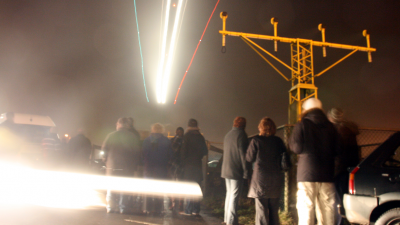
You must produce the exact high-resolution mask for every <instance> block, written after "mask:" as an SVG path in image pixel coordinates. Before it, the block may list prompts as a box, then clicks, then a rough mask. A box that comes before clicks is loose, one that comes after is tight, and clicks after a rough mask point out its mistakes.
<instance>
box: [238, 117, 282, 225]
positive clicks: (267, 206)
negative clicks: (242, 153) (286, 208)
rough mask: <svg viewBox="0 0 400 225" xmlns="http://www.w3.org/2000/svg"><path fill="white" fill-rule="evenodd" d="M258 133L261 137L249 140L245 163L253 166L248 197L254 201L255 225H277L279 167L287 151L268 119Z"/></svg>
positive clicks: (261, 122) (279, 186) (265, 119)
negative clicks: (283, 154)
mask: <svg viewBox="0 0 400 225" xmlns="http://www.w3.org/2000/svg"><path fill="white" fill-rule="evenodd" d="M258 130H259V132H260V133H259V135H257V136H255V137H254V138H253V139H252V140H251V142H250V145H249V148H248V149H247V155H246V159H247V161H248V162H250V163H254V171H253V175H252V176H251V184H250V187H249V193H248V197H249V198H254V199H255V204H256V225H267V224H268V225H279V214H278V211H279V198H280V196H281V193H282V189H283V178H284V177H283V175H284V174H283V172H282V169H281V165H280V164H281V157H282V153H283V152H285V151H286V147H285V145H284V144H283V141H282V139H280V138H279V137H276V136H275V133H276V126H275V123H274V121H273V120H271V119H270V118H268V117H265V118H263V119H262V120H261V121H260V123H259V125H258Z"/></svg>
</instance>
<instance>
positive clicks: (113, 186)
mask: <svg viewBox="0 0 400 225" xmlns="http://www.w3.org/2000/svg"><path fill="white" fill-rule="evenodd" d="M0 180H1V185H0V193H1V195H0V205H21V204H22V205H25V204H29V205H39V206H45V207H52V208H75V209H84V208H87V207H90V206H105V204H104V198H102V197H101V194H100V193H99V192H98V191H99V190H113V191H117V192H118V191H120V192H124V193H144V194H150V195H156V196H164V195H168V196H176V197H192V198H201V197H202V192H201V189H200V186H199V185H198V184H197V183H194V182H173V181H163V180H151V179H141V178H127V177H111V176H98V175H89V174H78V173H68V172H59V171H45V170H35V169H31V168H28V167H23V166H19V165H15V164H7V163H0Z"/></svg>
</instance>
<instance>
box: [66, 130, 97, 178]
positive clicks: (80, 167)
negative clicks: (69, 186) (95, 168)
mask: <svg viewBox="0 0 400 225" xmlns="http://www.w3.org/2000/svg"><path fill="white" fill-rule="evenodd" d="M68 148H69V154H70V155H71V164H72V169H73V170H77V171H83V172H85V171H87V170H88V168H89V161H90V155H91V154H92V143H91V142H90V140H89V139H88V138H87V137H85V132H84V130H83V129H79V130H78V135H76V136H75V137H72V138H71V140H70V141H69V142H68Z"/></svg>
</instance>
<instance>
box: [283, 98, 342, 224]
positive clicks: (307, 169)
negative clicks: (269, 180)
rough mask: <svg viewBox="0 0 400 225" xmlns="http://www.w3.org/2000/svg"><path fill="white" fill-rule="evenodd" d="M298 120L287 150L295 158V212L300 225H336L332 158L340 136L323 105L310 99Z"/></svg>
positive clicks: (304, 105) (336, 153) (305, 103)
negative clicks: (317, 224) (296, 160)
mask: <svg viewBox="0 0 400 225" xmlns="http://www.w3.org/2000/svg"><path fill="white" fill-rule="evenodd" d="M302 107H303V110H304V112H303V114H302V118H301V121H300V122H299V123H297V124H296V126H295V127H294V130H293V133H292V135H291V137H290V142H289V146H290V149H291V150H292V151H293V152H294V153H296V154H297V155H298V166H297V188H298V190H297V211H298V215H299V225H311V224H315V223H314V222H315V209H316V207H318V209H319V212H320V213H317V220H318V222H319V224H334V222H335V208H334V202H335V192H336V191H335V185H334V183H333V182H334V171H335V157H336V156H337V155H338V154H340V146H339V135H338V133H337V131H336V128H335V127H334V125H333V124H332V123H331V122H330V121H329V120H328V118H327V117H326V115H325V113H324V111H322V103H321V101H319V100H318V99H315V98H310V99H308V100H306V101H305V102H304V103H303V106H302Z"/></svg>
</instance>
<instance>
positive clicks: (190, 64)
mask: <svg viewBox="0 0 400 225" xmlns="http://www.w3.org/2000/svg"><path fill="white" fill-rule="evenodd" d="M219 1H220V0H218V1H217V3H216V4H215V7H214V10H213V11H212V13H211V16H210V18H208V22H207V25H206V27H205V28H204V31H203V34H202V35H201V37H200V41H199V43H197V47H196V50H194V53H193V56H192V59H191V60H190V63H189V66H188V68H187V69H186V72H185V75H184V76H183V79H182V81H181V84H180V85H179V88H178V91H177V93H176V96H175V101H174V104H176V100H177V99H178V96H179V91H180V90H181V87H182V84H183V81H184V80H185V77H186V74H187V73H188V72H189V69H190V67H191V66H192V62H193V59H194V56H195V55H196V52H197V49H198V48H199V45H200V43H201V40H202V39H203V36H204V34H205V33H206V30H207V27H208V24H209V23H210V20H211V18H212V16H213V15H214V12H215V10H216V9H217V6H218V3H219Z"/></svg>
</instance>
